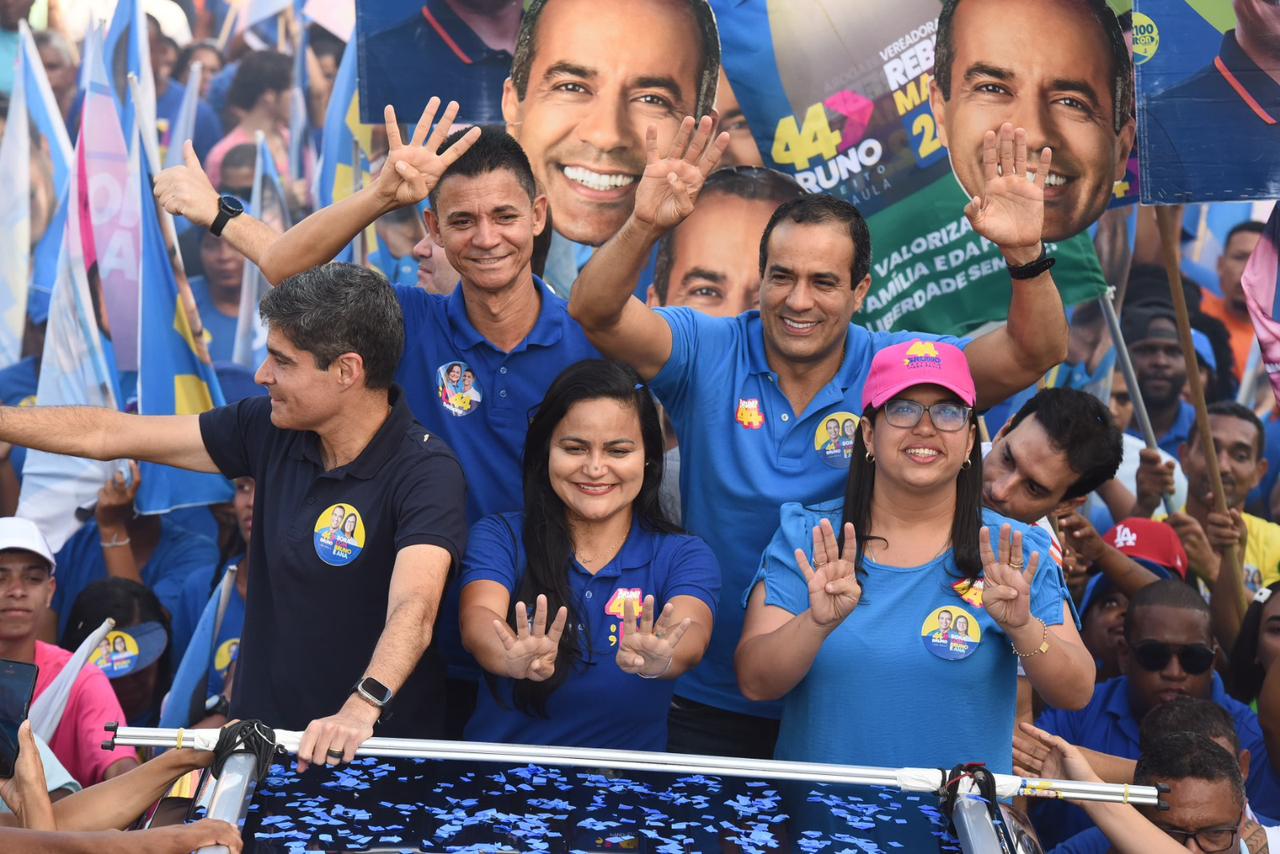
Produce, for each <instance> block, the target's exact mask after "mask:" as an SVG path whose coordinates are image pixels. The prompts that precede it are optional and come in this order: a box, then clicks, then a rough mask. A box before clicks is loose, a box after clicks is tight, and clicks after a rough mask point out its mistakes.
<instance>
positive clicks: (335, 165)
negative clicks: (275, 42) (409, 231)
mask: <svg viewBox="0 0 1280 854" xmlns="http://www.w3.org/2000/svg"><path fill="white" fill-rule="evenodd" d="M356 65H357V62H356V40H355V39H354V38H353V39H352V40H351V41H349V42H347V48H346V50H345V51H343V53H342V62H341V64H339V66H338V73H337V75H335V77H334V79H333V92H332V94H331V95H330V96H329V109H328V111H327V112H326V113H325V117H324V135H323V136H322V138H321V140H320V172H319V174H318V175H317V177H316V181H317V185H316V192H315V197H316V201H317V202H318V203H319V206H320V207H322V208H327V207H329V206H330V205H332V204H334V203H335V202H340V201H342V200H343V199H345V198H347V197H348V196H350V195H351V194H352V193H354V192H355V191H356V190H357V189H359V188H360V187H361V186H362V185H363V181H364V173H365V172H366V171H368V163H367V160H366V159H365V158H366V157H367V156H368V152H369V147H370V143H371V141H372V128H370V127H368V126H365V125H361V124H360V91H359V87H358V86H357V85H356ZM357 142H358V143H359V146H360V151H361V154H360V157H359V162H357V157H356V154H355V147H356V144H357ZM370 231H372V228H370ZM354 257H355V252H354V247H353V246H352V245H348V246H347V247H346V248H344V249H343V250H342V251H341V252H340V253H338V256H337V257H336V258H334V260H335V261H343V262H346V263H350V262H351V261H352V260H353V259H354Z"/></svg>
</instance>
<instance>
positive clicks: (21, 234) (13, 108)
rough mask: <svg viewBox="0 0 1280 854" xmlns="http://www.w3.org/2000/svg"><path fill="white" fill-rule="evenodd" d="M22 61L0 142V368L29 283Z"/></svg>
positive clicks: (21, 57)
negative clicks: (1, 203) (2, 201)
mask: <svg viewBox="0 0 1280 854" xmlns="http://www.w3.org/2000/svg"><path fill="white" fill-rule="evenodd" d="M26 62H27V59H26V55H25V54H24V53H23V52H22V51H19V52H18V67H17V69H16V70H15V72H14V80H15V83H14V86H13V92H12V94H11V96H10V100H9V120H8V122H6V123H5V127H4V136H3V138H0V199H4V204H3V205H0V367H7V366H9V365H12V364H13V363H14V362H16V361H18V358H19V355H20V354H21V351H22V332H23V328H24V327H25V326H26V322H25V321H26V311H27V287H28V285H29V283H30V282H31V134H30V132H29V125H28V122H27V99H26V90H27V87H26V86H25V85H23V83H22V81H23V79H24V77H25V75H24V74H23V66H24V65H25V64H26Z"/></svg>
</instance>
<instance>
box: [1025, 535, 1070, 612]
mask: <svg viewBox="0 0 1280 854" xmlns="http://www.w3.org/2000/svg"><path fill="white" fill-rule="evenodd" d="M1022 551H1023V554H1025V555H1027V556H1028V557H1027V558H1026V559H1027V560H1030V557H1029V556H1030V555H1031V554H1032V552H1036V553H1038V554H1039V555H1040V563H1039V568H1038V569H1037V570H1036V577H1035V579H1033V580H1032V582H1031V613H1032V614H1033V615H1034V616H1036V617H1037V618H1039V619H1041V620H1044V624H1045V625H1046V626H1060V625H1062V606H1063V604H1064V603H1066V604H1067V606H1068V607H1069V608H1070V609H1071V614H1072V615H1073V616H1075V603H1073V602H1072V601H1071V592H1070V591H1069V590H1068V589H1067V582H1066V579H1064V578H1063V576H1062V567H1061V566H1059V565H1058V562H1057V561H1055V560H1054V559H1053V552H1052V543H1050V541H1049V535H1048V534H1046V533H1045V532H1044V531H1042V530H1040V528H1039V527H1037V526H1035V525H1028V526H1027V527H1026V528H1025V529H1024V530H1023V532H1022ZM1076 628H1077V629H1078V628H1080V619H1079V617H1076Z"/></svg>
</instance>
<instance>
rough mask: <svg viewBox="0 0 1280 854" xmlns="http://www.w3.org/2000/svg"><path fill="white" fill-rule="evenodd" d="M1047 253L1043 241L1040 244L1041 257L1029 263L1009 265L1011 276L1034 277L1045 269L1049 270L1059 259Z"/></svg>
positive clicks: (1018, 277)
mask: <svg viewBox="0 0 1280 854" xmlns="http://www.w3.org/2000/svg"><path fill="white" fill-rule="evenodd" d="M1046 253H1047V249H1046V247H1045V245H1044V243H1043V242H1042V243H1041V244H1040V257H1039V258H1037V259H1036V260H1034V261H1032V262H1030V263H1027V264H1019V265H1017V266H1014V265H1013V264H1010V265H1009V278H1011V279H1034V278H1035V277H1036V276H1038V275H1040V274H1041V273H1043V272H1044V271H1045V270H1048V269H1049V268H1050V267H1052V266H1053V265H1054V264H1055V263H1057V260H1058V259H1057V258H1050V257H1048V255H1047V254H1046Z"/></svg>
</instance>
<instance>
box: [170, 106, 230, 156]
mask: <svg viewBox="0 0 1280 854" xmlns="http://www.w3.org/2000/svg"><path fill="white" fill-rule="evenodd" d="M222 136H223V134H222V122H220V121H218V114H217V113H215V112H214V111H213V108H212V107H210V106H209V105H208V104H206V103H205V102H204V101H200V102H198V103H197V104H196V127H195V131H194V138H193V139H192V140H191V145H192V146H193V147H194V148H195V150H196V156H197V157H199V158H200V162H201V163H203V162H204V160H205V158H206V157H208V155H209V149H211V148H213V147H214V146H215V145H217V144H218V140H220V139H222ZM175 142H176V143H177V144H178V145H181V144H182V140H175Z"/></svg>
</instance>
